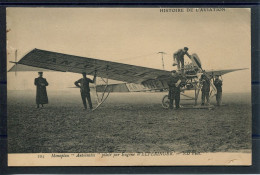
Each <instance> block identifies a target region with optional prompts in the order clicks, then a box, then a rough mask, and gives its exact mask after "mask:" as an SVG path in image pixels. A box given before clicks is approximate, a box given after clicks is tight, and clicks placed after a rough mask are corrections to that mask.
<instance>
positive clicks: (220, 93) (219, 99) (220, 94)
mask: <svg viewBox="0 0 260 175" xmlns="http://www.w3.org/2000/svg"><path fill="white" fill-rule="evenodd" d="M216 101H217V105H218V106H220V105H221V101H222V92H217V94H216Z"/></svg>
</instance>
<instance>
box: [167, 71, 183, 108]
mask: <svg viewBox="0 0 260 175" xmlns="http://www.w3.org/2000/svg"><path fill="white" fill-rule="evenodd" d="M171 74H172V78H171V79H170V81H168V87H169V94H168V99H169V100H170V106H169V108H170V109H173V101H174V100H175V106H176V109H179V108H180V95H181V88H180V85H181V77H180V75H179V74H178V73H177V72H176V71H175V70H173V71H172V72H171Z"/></svg>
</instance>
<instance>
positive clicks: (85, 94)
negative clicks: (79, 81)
mask: <svg viewBox="0 0 260 175" xmlns="http://www.w3.org/2000/svg"><path fill="white" fill-rule="evenodd" d="M81 98H82V102H83V105H84V107H85V109H87V102H86V98H87V100H88V105H89V108H90V109H92V108H93V107H92V102H91V96H90V92H81Z"/></svg>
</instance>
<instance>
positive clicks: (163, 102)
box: [162, 95, 170, 109]
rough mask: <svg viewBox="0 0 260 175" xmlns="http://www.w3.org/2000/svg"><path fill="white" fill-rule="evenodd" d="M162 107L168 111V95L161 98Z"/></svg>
mask: <svg viewBox="0 0 260 175" xmlns="http://www.w3.org/2000/svg"><path fill="white" fill-rule="evenodd" d="M162 107H163V108H164V109H168V108H169V107H170V101H169V99H168V95H165V96H164V97H163V98H162Z"/></svg>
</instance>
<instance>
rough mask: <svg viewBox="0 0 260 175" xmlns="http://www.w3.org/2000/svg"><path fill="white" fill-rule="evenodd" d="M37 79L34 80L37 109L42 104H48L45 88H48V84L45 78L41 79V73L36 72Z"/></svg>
mask: <svg viewBox="0 0 260 175" xmlns="http://www.w3.org/2000/svg"><path fill="white" fill-rule="evenodd" d="M38 74H39V77H38V78H35V80H34V85H35V86H36V104H37V108H39V106H40V105H41V106H42V107H43V104H48V95H47V91H46V86H48V85H49V84H48V82H47V80H46V79H45V78H43V77H42V74H43V73H42V72H38Z"/></svg>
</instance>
